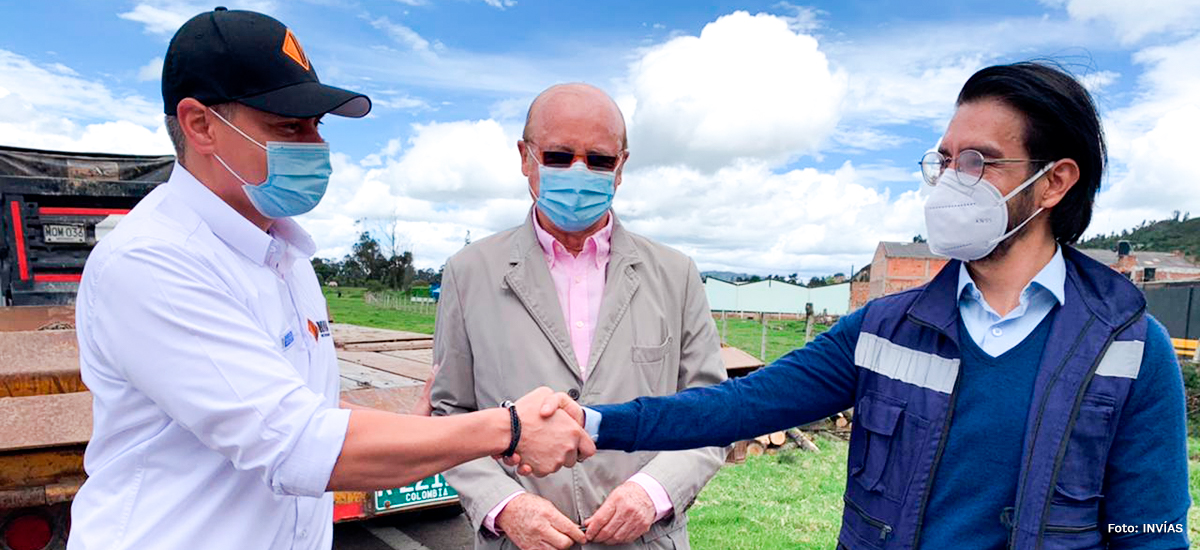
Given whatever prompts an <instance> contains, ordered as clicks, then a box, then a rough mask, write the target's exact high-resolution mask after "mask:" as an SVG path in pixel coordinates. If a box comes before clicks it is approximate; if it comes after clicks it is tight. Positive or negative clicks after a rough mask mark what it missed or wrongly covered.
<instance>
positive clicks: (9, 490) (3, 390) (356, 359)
mask: <svg viewBox="0 0 1200 550" xmlns="http://www.w3.org/2000/svg"><path fill="white" fill-rule="evenodd" d="M6 309H7V311H5V313H11V315H5V316H0V350H4V353H2V354H0V508H19V507H24V506H45V505H51V504H56V503H59V502H66V501H68V500H70V499H71V498H72V497H74V494H75V492H76V491H77V490H78V488H79V485H80V484H81V483H82V482H83V479H84V477H85V474H84V470H83V451H84V449H85V448H86V446H87V442H88V440H89V439H90V438H91V434H92V398H91V393H90V392H88V391H87V388H86V387H85V386H84V385H83V381H82V380H81V379H80V376H79V349H78V347H77V343H76V339H75V331H74V330H70V329H65V330H64V329H58V330H55V329H54V327H60V326H66V325H67V323H68V322H69V321H70V320H69V318H68V316H67V315H66V314H67V313H68V311H69V309H70V308H63V309H64V311H61V312H58V314H57V315H47V314H46V313H45V311H44V309H43V308H29V309H28V310H26V311H21V310H22V308H6ZM36 310H42V311H36ZM35 313H36V315H35ZM38 328H50V330H37V329H38ZM331 328H332V330H333V336H334V344H335V346H337V348H338V367H339V372H340V375H341V389H342V399H344V400H346V401H347V402H350V403H354V404H358V405H363V406H367V407H373V408H377V409H381V410H386V411H392V412H398V413H404V412H408V411H409V410H410V409H411V408H412V406H413V404H415V403H416V401H417V399H418V398H419V397H420V395H421V390H422V387H423V385H424V382H425V379H426V378H428V376H429V373H430V372H431V364H432V361H433V349H432V348H433V337H432V336H430V335H428V334H418V333H413V332H402V331H394V330H383V329H374V328H367V327H358V326H353V325H344V324H337V323H334V324H333V325H332V326H331ZM5 329H9V330H12V329H17V330H15V331H13V332H3V330H5ZM30 329H32V330H30ZM438 484H443V485H444V481H442V480H441V479H440V476H435V477H434V478H430V479H428V480H425V481H424V486H431V485H438ZM414 486H415V487H417V489H418V490H420V489H423V488H424V486H422V483H417V484H414ZM414 486H410V487H414ZM429 491H432V492H431V493H430V495H432V496H433V497H438V498H416V497H413V496H410V495H412V494H416V492H415V491H413V490H410V488H398V489H393V490H391V491H381V492H380V493H379V494H370V493H364V492H344V493H343V492H339V493H336V494H335V503H336V504H335V514H334V516H335V520H336V521H344V520H350V519H357V518H362V517H369V516H372V515H376V514H378V513H380V512H383V511H385V510H386V511H396V510H400V509H416V508H425V507H430V506H444V505H447V504H453V503H455V502H457V495H456V494H455V493H453V490H451V489H449V488H448V486H446V487H445V488H444V489H443V488H442V487H440V486H439V487H434V488H433V489H429ZM393 493H394V494H393ZM418 496H421V495H418ZM402 497H407V500H404V499H403V498H402Z"/></svg>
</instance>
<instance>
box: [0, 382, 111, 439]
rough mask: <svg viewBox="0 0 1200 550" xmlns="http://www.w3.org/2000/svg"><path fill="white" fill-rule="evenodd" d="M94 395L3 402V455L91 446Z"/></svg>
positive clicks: (0, 401) (0, 412) (0, 417)
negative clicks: (24, 450) (19, 451)
mask: <svg viewBox="0 0 1200 550" xmlns="http://www.w3.org/2000/svg"><path fill="white" fill-rule="evenodd" d="M91 437H92V393H91V392H76V393H63V394H55V395H35V396H30V397H5V398H0V451H14V450H22V449H38V448H44V447H58V446H65V445H78V444H82V443H87V441H88V439H90V438H91Z"/></svg>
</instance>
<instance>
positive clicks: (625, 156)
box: [613, 151, 629, 191]
mask: <svg viewBox="0 0 1200 550" xmlns="http://www.w3.org/2000/svg"><path fill="white" fill-rule="evenodd" d="M627 162H629V151H621V164H619V165H617V176H616V177H615V178H613V191H616V190H617V189H620V188H621V174H623V173H625V163H627Z"/></svg>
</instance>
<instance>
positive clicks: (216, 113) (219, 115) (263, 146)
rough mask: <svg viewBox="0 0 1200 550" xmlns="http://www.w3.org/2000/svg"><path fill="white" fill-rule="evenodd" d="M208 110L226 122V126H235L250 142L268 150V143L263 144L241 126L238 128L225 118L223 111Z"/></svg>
mask: <svg viewBox="0 0 1200 550" xmlns="http://www.w3.org/2000/svg"><path fill="white" fill-rule="evenodd" d="M208 112H210V113H212V114H214V115H216V116H217V118H218V119H220V120H221V122H224V123H225V125H226V126H228V127H230V128H233V131H235V132H237V133H239V134H241V135H242V137H244V138H246V139H247V140H250V143H253V144H255V145H257V146H259V147H261V148H262V150H263V151H266V150H267V146H266V145H263V144H261V143H259V142H258V141H256V140H255V139H254V138H252V137H250V136H248V135H246V132H243V131H242V129H241V128H238V127H237V126H234V125H233V123H232V122H229V121H228V120H225V117H223V116H221V113H218V112H217V111H215V110H214V109H211V108H210V109H209V110H208Z"/></svg>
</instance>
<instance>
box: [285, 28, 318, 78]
mask: <svg viewBox="0 0 1200 550" xmlns="http://www.w3.org/2000/svg"><path fill="white" fill-rule="evenodd" d="M283 55H286V56H288V57H290V58H292V61H295V62H296V63H299V64H300V66H301V67H304V70H306V71H308V70H311V69H312V66H311V65H309V64H308V56H306V55H304V48H301V47H300V41H299V40H296V35H294V34H292V29H288V30H287V34H285V35H283Z"/></svg>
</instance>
